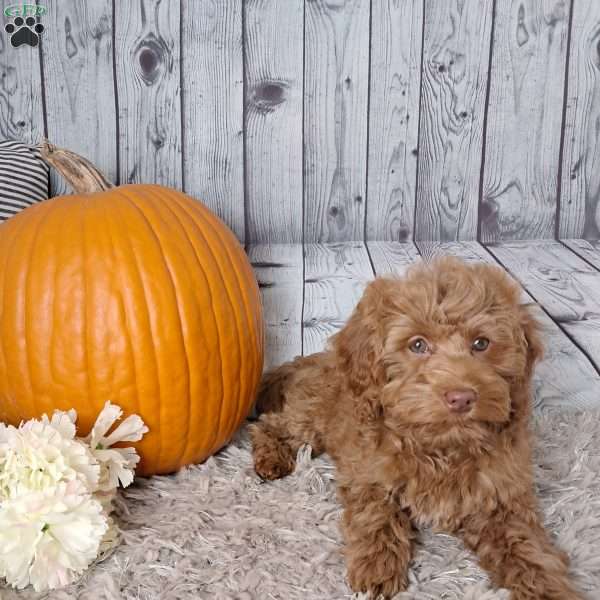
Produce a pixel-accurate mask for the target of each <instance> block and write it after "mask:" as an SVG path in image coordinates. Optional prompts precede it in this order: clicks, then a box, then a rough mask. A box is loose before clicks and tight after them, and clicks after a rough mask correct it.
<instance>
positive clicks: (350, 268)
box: [303, 242, 373, 355]
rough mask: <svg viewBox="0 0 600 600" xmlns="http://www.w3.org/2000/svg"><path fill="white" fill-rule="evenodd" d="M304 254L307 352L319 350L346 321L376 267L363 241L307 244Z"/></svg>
mask: <svg viewBox="0 0 600 600" xmlns="http://www.w3.org/2000/svg"><path fill="white" fill-rule="evenodd" d="M304 251H305V258H304V261H305V262H304V270H305V275H304V316H303V324H304V328H303V329H304V331H303V335H304V354H305V355H306V354H312V353H313V352H319V351H320V350H322V349H323V348H324V347H325V344H326V342H327V339H328V338H329V337H330V336H331V335H333V334H334V333H335V332H336V331H338V330H339V329H340V328H341V327H342V325H343V324H344V323H345V322H346V320H347V319H348V317H349V316H350V313H351V312H352V310H353V309H354V307H355V306H356V304H357V303H358V301H359V300H360V297H361V295H362V293H363V290H364V287H365V285H366V283H367V282H368V281H369V280H370V279H372V278H373V269H372V268H371V264H370V261H369V256H368V254H367V250H366V248H365V245H364V244H363V243H361V242H346V243H336V244H307V245H306V246H305V250H304Z"/></svg>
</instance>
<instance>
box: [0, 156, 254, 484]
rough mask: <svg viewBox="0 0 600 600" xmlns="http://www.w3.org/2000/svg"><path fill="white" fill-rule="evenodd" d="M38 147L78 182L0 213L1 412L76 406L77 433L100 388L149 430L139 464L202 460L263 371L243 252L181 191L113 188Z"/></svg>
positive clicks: (243, 409)
mask: <svg viewBox="0 0 600 600" xmlns="http://www.w3.org/2000/svg"><path fill="white" fill-rule="evenodd" d="M42 150H43V154H44V155H45V158H46V159H47V161H48V162H49V163H51V164H52V165H53V166H55V167H56V168H58V169H59V170H60V171H61V172H62V173H63V175H64V176H65V178H66V179H67V180H68V181H69V182H70V183H71V184H72V185H73V186H74V188H75V191H76V193H75V195H72V196H61V197H57V198H53V199H51V200H48V201H45V202H42V203H40V204H37V205H35V206H32V207H31V208H28V209H27V210H25V211H23V212H21V213H19V214H18V215H16V216H15V217H13V218H11V219H9V220H8V221H6V222H5V223H3V224H2V225H0V420H2V421H5V422H9V423H13V424H17V423H18V422H20V421H21V420H22V419H29V418H32V417H38V416H40V415H41V414H42V413H50V412H51V411H53V410H54V409H56V408H59V409H63V410H66V409H70V408H75V409H76V410H77V412H78V415H79V420H78V424H79V428H80V429H79V431H80V434H82V435H84V434H87V432H88V431H89V429H90V427H91V425H92V424H93V422H94V420H95V418H96V416H97V414H98V413H99V412H100V409H101V408H102V406H103V405H104V403H105V401H106V400H111V401H113V402H114V403H116V404H118V405H119V406H121V407H122V408H123V410H124V412H125V414H130V413H137V414H139V415H140V416H141V417H142V418H143V419H144V421H145V422H146V424H147V425H148V427H149V428H150V432H149V433H148V434H146V436H145V437H144V439H143V440H142V441H141V442H140V443H138V444H136V447H137V449H138V451H139V453H140V455H141V457H142V460H141V462H140V465H139V467H138V474H141V475H150V474H154V473H169V472H173V471H176V470H177V469H179V468H180V467H181V466H183V465H186V464H189V463H195V462H199V461H202V460H203V459H205V458H207V457H208V456H209V455H211V454H212V453H214V452H216V451H217V450H218V449H219V448H221V447H222V446H223V445H224V444H225V443H227V441H228V440H229V439H230V438H231V437H232V435H233V433H234V432H235V431H236V429H238V427H239V426H240V424H241V423H242V422H243V420H244V419H245V417H246V416H247V414H248V412H249V410H250V409H251V406H252V403H253V401H254V397H255V393H256V388H257V385H258V382H259V378H260V375H261V371H262V358H263V324H262V314H261V305H260V297H259V292H258V287H257V285H256V280H255V278H254V275H253V272H252V269H251V267H250V264H249V263H248V260H247V258H246V255H245V253H244V250H243V249H242V247H241V246H240V244H239V243H238V242H237V240H236V239H235V237H234V236H233V234H232V233H231V232H230V230H229V229H228V228H227V227H226V226H225V225H224V224H223V223H222V222H221V221H220V220H219V219H218V218H217V217H216V216H215V215H214V214H212V213H211V212H210V211H209V210H208V209H207V208H206V207H205V206H203V205H202V204H201V203H200V202H198V201H196V200H193V199H192V198H190V197H189V196H186V195H185V194H182V193H180V192H177V191H175V190H173V189H169V188H166V187H162V186H159V185H124V186H120V187H117V188H113V187H112V186H111V184H109V183H108V182H107V181H106V179H105V178H104V176H103V175H102V174H101V173H99V172H98V171H97V170H96V169H95V168H94V167H93V166H92V165H90V163H88V162H87V161H85V159H82V158H81V157H78V156H77V155H74V154H73V153H70V152H68V151H65V150H60V149H57V148H55V147H53V146H51V145H49V144H46V145H44V146H43V148H42ZM97 190H100V191H97Z"/></svg>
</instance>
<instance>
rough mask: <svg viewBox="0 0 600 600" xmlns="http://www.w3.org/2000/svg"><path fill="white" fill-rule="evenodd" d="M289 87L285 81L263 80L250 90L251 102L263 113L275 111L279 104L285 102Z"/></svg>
mask: <svg viewBox="0 0 600 600" xmlns="http://www.w3.org/2000/svg"><path fill="white" fill-rule="evenodd" d="M288 88H289V85H288V84H287V83H286V82H285V81H273V80H270V81H262V82H261V83H258V84H256V85H255V86H254V87H253V88H252V90H251V91H250V102H252V104H253V105H254V107H255V108H256V110H257V111H258V112H259V113H261V114H266V113H270V112H273V111H274V110H275V108H276V107H277V106H278V105H279V104H281V103H282V102H285V100H286V91H287V89H288Z"/></svg>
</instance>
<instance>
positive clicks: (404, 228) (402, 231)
mask: <svg viewBox="0 0 600 600" xmlns="http://www.w3.org/2000/svg"><path fill="white" fill-rule="evenodd" d="M409 236H410V228H409V227H408V225H405V224H402V225H400V227H398V231H397V233H396V237H397V239H398V241H399V242H406V241H408V238H409Z"/></svg>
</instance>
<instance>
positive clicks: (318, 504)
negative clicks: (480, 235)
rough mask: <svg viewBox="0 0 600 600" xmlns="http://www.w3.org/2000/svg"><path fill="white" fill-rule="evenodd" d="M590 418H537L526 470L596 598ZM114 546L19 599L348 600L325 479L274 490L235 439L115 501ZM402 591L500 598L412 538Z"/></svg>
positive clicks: (316, 469)
mask: <svg viewBox="0 0 600 600" xmlns="http://www.w3.org/2000/svg"><path fill="white" fill-rule="evenodd" d="M599 419H600V414H597V413H585V414H577V413H560V414H557V415H554V416H549V415H547V416H544V417H539V418H538V421H537V423H536V426H535V429H536V432H537V435H538V445H537V452H536V464H537V467H536V473H537V483H538V489H539V494H540V497H541V502H542V505H543V510H544V514H545V516H546V523H547V525H548V527H549V528H550V530H551V531H552V532H553V533H554V535H555V537H556V540H557V542H558V544H560V546H562V547H563V548H564V549H565V550H566V551H567V552H568V553H569V554H570V556H571V557H572V570H573V576H574V578H575V580H576V581H577V583H578V585H579V586H580V588H581V590H582V591H584V592H585V594H586V597H587V598H588V599H589V600H598V599H599V598H600V420H599ZM118 515H119V518H120V523H121V526H122V528H123V530H124V531H123V543H122V545H121V546H120V547H119V548H118V549H117V550H116V551H115V552H114V553H113V554H112V555H111V556H110V557H108V558H107V559H106V560H105V561H104V562H102V563H100V564H98V565H96V566H95V567H93V568H92V569H91V570H90V571H88V573H87V574H86V575H85V576H84V578H83V579H82V580H81V581H80V582H79V583H78V584H74V585H73V586H71V587H69V588H67V589H65V590H61V591H58V592H57V591H55V592H52V593H49V594H45V595H37V594H33V593H29V592H20V593H17V592H13V591H11V590H6V589H4V588H1V589H0V597H1V598H2V600H16V599H22V598H28V599H29V598H52V599H56V600H63V599H65V600H66V599H77V600H90V599H94V600H96V599H98V600H100V599H110V600H113V599H117V598H119V599H121V598H123V599H140V600H155V599H161V600H175V599H181V600H191V599H194V600H196V599H210V600H221V599H236V600H251V599H257V600H258V599H259V600H270V599H281V600H318V599H319V600H320V599H323V600H325V599H327V600H332V599H341V598H350V597H352V595H351V593H350V590H349V589H348V587H347V585H346V582H345V579H344V564H343V561H342V557H341V555H340V535H339V532H338V521H339V517H340V507H339V506H338V504H337V503H336V500H335V485H334V470H333V468H332V466H331V464H330V463H329V462H328V460H326V459H323V458H319V459H316V460H314V461H311V460H310V458H309V455H308V452H307V450H301V451H300V453H299V461H298V468H297V469H296V472H295V473H294V474H293V475H292V476H290V477H288V478H286V479H284V480H281V481H277V482H275V483H262V482H261V481H260V480H259V479H258V478H257V477H256V475H255V474H254V471H253V469H252V460H251V455H250V452H249V446H248V441H247V439H246V437H245V434H244V432H242V433H241V434H240V436H239V437H238V439H237V440H236V441H235V442H234V443H233V444H232V445H230V446H229V447H228V448H227V449H225V450H224V451H222V452H221V453H220V454H219V455H218V456H216V457H214V458H211V459H210V460H208V461H207V462H206V463H205V464H203V465H200V466H195V467H191V468H188V469H185V470H183V471H182V472H180V473H179V474H177V475H174V476H169V477H154V478H152V479H147V480H139V481H138V482H137V483H136V484H134V485H133V486H132V487H131V488H129V489H128V490H126V492H125V493H124V494H123V495H122V496H121V498H120V500H119V505H118ZM421 541H422V543H421V544H420V546H419V548H418V551H417V553H416V556H415V560H414V564H413V566H412V569H411V572H410V581H411V585H410V589H409V591H408V592H405V593H403V594H400V595H398V596H397V597H396V598H397V599H398V600H409V599H410V600H413V599H414V600H434V599H435V600H441V599H446V600H458V599H467V600H506V599H507V598H508V594H507V592H506V591H497V590H491V589H490V587H489V585H488V581H487V578H486V576H485V575H484V574H483V573H482V572H481V571H480V570H479V568H478V567H477V565H476V563H475V562H474V560H473V557H472V555H471V554H470V553H469V552H467V551H466V550H465V549H464V548H463V547H462V546H461V545H460V544H459V543H458V542H457V541H455V540H454V539H452V538H451V537H448V536H444V535H434V534H431V533H429V532H426V533H424V534H423V535H422V538H421Z"/></svg>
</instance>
